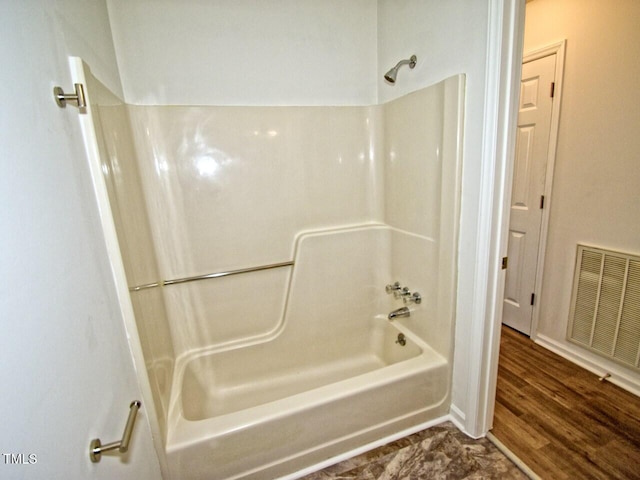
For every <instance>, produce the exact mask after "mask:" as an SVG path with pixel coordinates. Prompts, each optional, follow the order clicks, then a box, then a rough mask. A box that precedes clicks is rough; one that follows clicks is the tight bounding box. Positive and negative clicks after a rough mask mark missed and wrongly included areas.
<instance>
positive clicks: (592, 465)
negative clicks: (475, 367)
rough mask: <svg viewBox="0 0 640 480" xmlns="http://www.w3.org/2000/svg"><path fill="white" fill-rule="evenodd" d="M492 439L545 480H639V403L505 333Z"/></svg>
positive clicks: (511, 332)
mask: <svg viewBox="0 0 640 480" xmlns="http://www.w3.org/2000/svg"><path fill="white" fill-rule="evenodd" d="M492 433H493V435H495V436H496V438H498V440H500V441H501V442H502V443H503V444H504V445H505V446H506V447H508V448H509V449H510V450H511V451H512V452H513V453H514V454H516V455H517V456H518V457H519V458H520V459H521V460H522V461H523V462H524V463H525V464H527V465H528V466H529V467H530V468H531V469H532V470H533V471H534V472H535V473H536V474H538V475H539V476H540V477H541V478H543V479H553V480H556V479H603V480H605V479H606V480H609V479H625V480H627V479H640V398H638V397H636V396H635V395H632V394H631V393H628V392H626V391H625V390H622V389H621V388H619V387H617V386H615V385H613V384H611V383H609V382H600V381H599V380H598V377H597V376H596V375H594V374H592V373H590V372H588V371H586V370H584V369H583V368H581V367H578V366H577V365H575V364H573V363H571V362H569V361H568V360H565V359H564V358H562V357H560V356H558V355H556V354H554V353H553V352H550V351H549V350H547V349H545V348H543V347H540V346H539V345H536V344H535V343H534V342H533V341H531V340H530V339H529V338H528V337H526V336H525V335H522V334H520V333H518V332H516V331H515V330H512V329H510V328H508V327H505V326H503V327H502V339H501V342H500V362H499V366H498V389H497V396H496V408H495V417H494V427H493V430H492Z"/></svg>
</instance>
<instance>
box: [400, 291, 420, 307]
mask: <svg viewBox="0 0 640 480" xmlns="http://www.w3.org/2000/svg"><path fill="white" fill-rule="evenodd" d="M407 293H408V295H403V296H402V301H403V302H404V303H405V305H406V304H408V303H416V304H420V302H422V295H420V294H419V293H418V292H413V294H411V293H409V292H407Z"/></svg>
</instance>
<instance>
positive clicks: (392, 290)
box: [384, 282, 402, 294]
mask: <svg viewBox="0 0 640 480" xmlns="http://www.w3.org/2000/svg"><path fill="white" fill-rule="evenodd" d="M401 288H402V287H401V286H400V282H395V283H393V284H390V285H387V286H386V287H385V288H384V289H385V291H386V292H387V293H394V294H395V292H396V290H400V289H401Z"/></svg>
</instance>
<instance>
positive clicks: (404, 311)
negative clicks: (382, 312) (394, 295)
mask: <svg viewBox="0 0 640 480" xmlns="http://www.w3.org/2000/svg"><path fill="white" fill-rule="evenodd" d="M409 315H411V311H410V310H409V309H408V308H407V307H400V308H398V309H396V310H394V311H393V312H391V313H390V314H389V320H393V319H394V318H401V317H408V316H409Z"/></svg>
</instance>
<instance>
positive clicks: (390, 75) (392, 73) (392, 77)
mask: <svg viewBox="0 0 640 480" xmlns="http://www.w3.org/2000/svg"><path fill="white" fill-rule="evenodd" d="M417 61H418V58H417V57H416V56H415V55H411V58H409V60H400V61H399V62H398V63H397V64H396V66H395V67H393V68H392V69H391V70H389V71H388V72H387V73H385V74H384V79H385V80H386V81H387V82H389V83H391V84H393V83H396V76H397V75H398V69H399V68H400V66H401V65H405V64H407V63H408V64H409V68H413V67H415V66H416V62H417Z"/></svg>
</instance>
